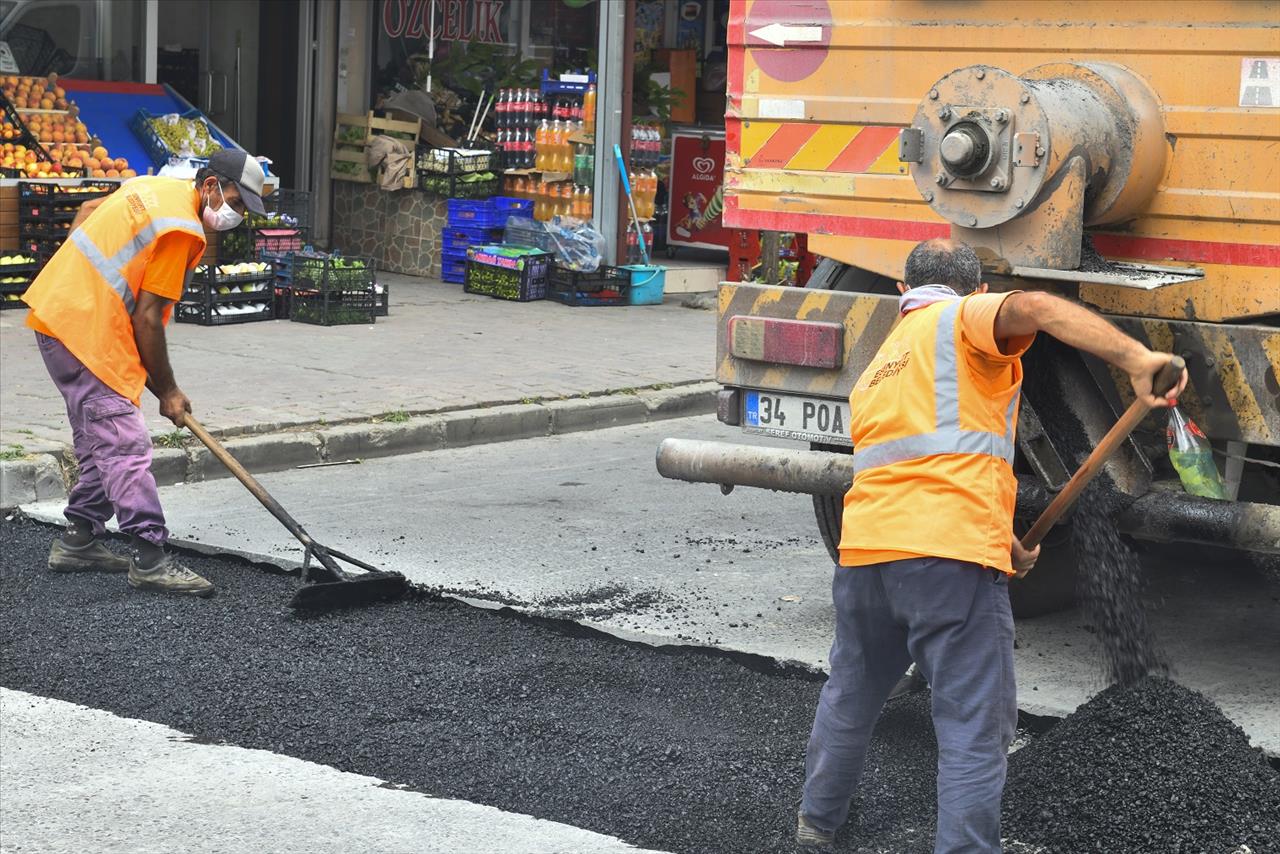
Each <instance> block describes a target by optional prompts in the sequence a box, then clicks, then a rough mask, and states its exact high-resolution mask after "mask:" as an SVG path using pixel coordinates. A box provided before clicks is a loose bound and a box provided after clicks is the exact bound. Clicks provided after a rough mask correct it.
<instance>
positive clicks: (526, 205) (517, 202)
mask: <svg viewBox="0 0 1280 854" xmlns="http://www.w3.org/2000/svg"><path fill="white" fill-rule="evenodd" d="M489 201H491V202H493V206H494V207H495V208H497V209H498V211H499V212H500V213H502V215H503V220H502V224H503V225H506V223H507V221H506V217H509V216H523V217H528V218H529V219H533V202H532V201H530V200H529V199H513V198H511V197H510V196H494V197H493V198H492V199H490V200H489Z"/></svg>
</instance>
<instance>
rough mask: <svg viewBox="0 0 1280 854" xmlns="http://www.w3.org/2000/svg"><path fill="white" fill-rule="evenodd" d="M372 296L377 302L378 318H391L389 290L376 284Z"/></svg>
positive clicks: (382, 285) (380, 284)
mask: <svg viewBox="0 0 1280 854" xmlns="http://www.w3.org/2000/svg"><path fill="white" fill-rule="evenodd" d="M373 295H374V297H375V298H376V301H377V309H376V312H375V313H376V314H377V315H378V317H390V316H391V288H390V287H389V286H387V285H384V284H382V283H381V282H378V283H377V284H375V285H374V286H373Z"/></svg>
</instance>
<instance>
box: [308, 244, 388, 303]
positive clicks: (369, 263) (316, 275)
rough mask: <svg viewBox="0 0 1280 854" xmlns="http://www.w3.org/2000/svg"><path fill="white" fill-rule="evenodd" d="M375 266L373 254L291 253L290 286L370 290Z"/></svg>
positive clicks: (368, 291) (309, 289)
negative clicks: (367, 255) (364, 255)
mask: <svg viewBox="0 0 1280 854" xmlns="http://www.w3.org/2000/svg"><path fill="white" fill-rule="evenodd" d="M376 277H377V266H376V265H375V264H374V262H373V259H372V258H359V257H355V256H347V255H321V254H316V255H308V254H306V253H295V254H294V257H293V290H294V292H295V294H296V293H297V292H298V291H303V290H306V291H322V292H339V293H345V292H352V293H370V294H371V293H373V284H374V280H375V279H376Z"/></svg>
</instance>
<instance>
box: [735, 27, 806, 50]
mask: <svg viewBox="0 0 1280 854" xmlns="http://www.w3.org/2000/svg"><path fill="white" fill-rule="evenodd" d="M748 35H753V36H755V37H756V38H758V39H760V41H765V42H768V43H769V44H772V45H777V46H778V47H781V46H782V45H784V44H786V43H787V42H793V43H794V42H818V41H822V27H796V26H792V25H790V24H769V25H768V26H767V27H761V28H760V29H758V30H752V31H751V32H750V33H749V34H748Z"/></svg>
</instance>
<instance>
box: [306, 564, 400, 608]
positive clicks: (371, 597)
mask: <svg viewBox="0 0 1280 854" xmlns="http://www.w3.org/2000/svg"><path fill="white" fill-rule="evenodd" d="M408 589H409V581H408V579H406V578H405V577H404V576H403V575H401V574H400V573H398V572H366V573H363V574H361V575H356V576H351V577H350V578H349V579H348V580H345V581H321V582H317V583H315V584H308V585H306V586H305V587H300V588H298V591H297V592H296V593H294V594H293V598H292V599H290V600H289V607H290V608H293V609H294V610H296V611H331V610H334V609H335V608H358V607H360V606H361V605H369V604H372V603H374V602H386V601H388V600H390V599H398V598H399V597H400V596H402V595H403V594H404V593H405V591H407V590H408Z"/></svg>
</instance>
